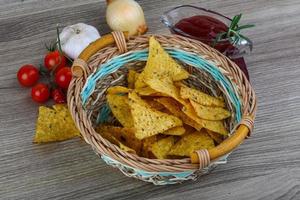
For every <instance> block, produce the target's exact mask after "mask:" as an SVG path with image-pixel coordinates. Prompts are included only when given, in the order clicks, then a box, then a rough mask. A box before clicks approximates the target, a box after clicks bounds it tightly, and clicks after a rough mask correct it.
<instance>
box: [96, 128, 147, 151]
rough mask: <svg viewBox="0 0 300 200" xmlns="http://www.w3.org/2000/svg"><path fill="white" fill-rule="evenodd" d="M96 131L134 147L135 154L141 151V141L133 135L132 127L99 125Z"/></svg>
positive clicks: (107, 137)
mask: <svg viewBox="0 0 300 200" xmlns="http://www.w3.org/2000/svg"><path fill="white" fill-rule="evenodd" d="M96 131H97V132H98V133H99V134H100V135H102V136H103V137H105V138H106V139H108V140H109V137H110V136H113V137H115V138H116V139H117V140H118V141H120V142H122V143H123V144H124V145H126V146H128V147H130V148H132V149H134V150H135V152H136V153H137V154H139V153H140V151H141V148H142V141H141V140H139V139H137V138H136V137H135V135H134V129H133V128H123V127H117V126H105V125H100V126H98V127H97V128H96Z"/></svg>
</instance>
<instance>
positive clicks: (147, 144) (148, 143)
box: [141, 135, 158, 158]
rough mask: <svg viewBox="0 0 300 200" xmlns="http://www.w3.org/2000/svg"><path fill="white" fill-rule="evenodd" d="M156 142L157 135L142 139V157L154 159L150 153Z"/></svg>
mask: <svg viewBox="0 0 300 200" xmlns="http://www.w3.org/2000/svg"><path fill="white" fill-rule="evenodd" d="M157 140H158V138H157V135H154V136H152V137H148V138H145V139H143V140H142V141H143V145H142V152H141V154H142V156H144V157H146V158H155V156H154V155H153V154H152V152H151V148H152V145H153V144H154V143H155V142H156V141H157Z"/></svg>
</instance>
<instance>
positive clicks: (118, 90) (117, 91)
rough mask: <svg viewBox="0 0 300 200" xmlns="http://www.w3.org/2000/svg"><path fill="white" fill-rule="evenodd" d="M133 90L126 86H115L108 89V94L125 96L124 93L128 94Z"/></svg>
mask: <svg viewBox="0 0 300 200" xmlns="http://www.w3.org/2000/svg"><path fill="white" fill-rule="evenodd" d="M130 91H131V90H130V89H129V88H127V87H124V86H113V87H109V88H108V89H107V93H108V94H124V93H128V92H130Z"/></svg>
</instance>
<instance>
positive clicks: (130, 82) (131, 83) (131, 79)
mask: <svg viewBox="0 0 300 200" xmlns="http://www.w3.org/2000/svg"><path fill="white" fill-rule="evenodd" d="M138 76H139V73H138V72H136V71H134V70H132V69H130V70H129V71H128V76H127V83H128V88H130V89H134V83H135V81H136V79H137V78H138Z"/></svg>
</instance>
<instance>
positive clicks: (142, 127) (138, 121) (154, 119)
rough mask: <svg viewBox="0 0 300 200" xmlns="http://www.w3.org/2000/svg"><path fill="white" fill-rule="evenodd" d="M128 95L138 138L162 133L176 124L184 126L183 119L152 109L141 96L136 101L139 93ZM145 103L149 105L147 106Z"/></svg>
mask: <svg viewBox="0 0 300 200" xmlns="http://www.w3.org/2000/svg"><path fill="white" fill-rule="evenodd" d="M128 97H129V105H130V108H131V113H132V117H133V122H134V128H135V129H136V132H135V136H136V137H137V138H138V139H143V138H146V137H150V136H153V135H156V134H159V133H162V132H164V131H166V130H168V129H170V128H173V127H176V126H182V121H181V120H180V119H179V118H177V117H175V116H172V115H168V114H166V113H163V112H160V111H156V110H154V109H152V108H151V107H150V106H149V105H148V104H147V103H146V102H144V101H143V100H142V99H141V98H140V99H139V100H138V101H136V100H135V98H137V97H138V96H137V95H136V96H135V95H134V94H133V93H129V95H128ZM138 98H139V97H138ZM139 102H144V103H139ZM145 104H147V105H148V106H145Z"/></svg>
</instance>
